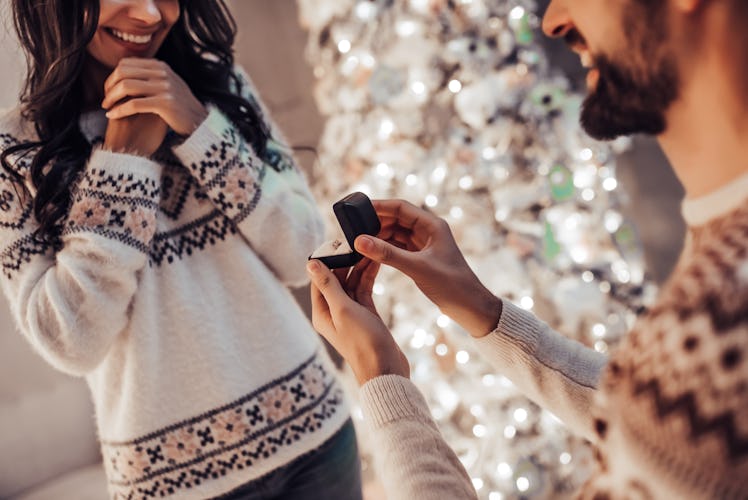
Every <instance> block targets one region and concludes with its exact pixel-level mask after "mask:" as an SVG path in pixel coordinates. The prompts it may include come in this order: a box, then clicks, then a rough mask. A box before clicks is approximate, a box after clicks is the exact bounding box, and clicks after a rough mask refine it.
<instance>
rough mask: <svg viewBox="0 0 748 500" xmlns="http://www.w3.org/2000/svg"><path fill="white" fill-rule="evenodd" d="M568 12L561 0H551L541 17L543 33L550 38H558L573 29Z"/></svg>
mask: <svg viewBox="0 0 748 500" xmlns="http://www.w3.org/2000/svg"><path fill="white" fill-rule="evenodd" d="M573 26H574V25H573V23H572V22H571V17H569V11H568V10H567V9H566V7H565V6H564V2H563V1H562V0H551V3H550V4H548V8H547V9H546V11H545V15H544V16H543V33H545V34H546V36H549V37H551V38H559V37H562V36H564V35H566V33H568V32H569V31H570V30H571V29H572V28H573Z"/></svg>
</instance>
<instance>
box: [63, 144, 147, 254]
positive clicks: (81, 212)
mask: <svg viewBox="0 0 748 500" xmlns="http://www.w3.org/2000/svg"><path fill="white" fill-rule="evenodd" d="M161 170H162V167H161V165H159V164H158V163H156V162H154V161H152V160H150V159H148V158H144V157H142V156H135V155H129V154H124V153H114V152H112V151H107V150H103V149H97V150H95V151H94V152H93V153H92V154H91V158H90V160H89V162H88V166H87V168H86V171H85V174H84V176H83V178H82V179H81V181H80V182H79V183H78V186H77V187H76V189H75V192H74V194H73V202H72V204H71V207H70V212H69V214H68V218H67V220H66V223H65V229H64V231H63V234H64V235H68V234H74V233H82V232H85V233H96V234H99V235H100V236H104V237H106V238H109V239H111V240H117V241H119V242H121V243H124V244H126V245H129V246H131V247H134V248H136V249H137V250H139V251H141V252H144V253H145V252H147V251H148V247H149V244H150V241H151V239H152V238H153V234H154V233H155V231H156V213H157V212H158V204H159V197H160V185H161Z"/></svg>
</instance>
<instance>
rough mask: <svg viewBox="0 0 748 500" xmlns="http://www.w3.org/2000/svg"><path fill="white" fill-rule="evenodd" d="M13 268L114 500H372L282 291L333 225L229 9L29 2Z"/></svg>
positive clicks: (6, 202) (157, 0)
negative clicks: (98, 450) (239, 43)
mask: <svg viewBox="0 0 748 500" xmlns="http://www.w3.org/2000/svg"><path fill="white" fill-rule="evenodd" d="M13 13H14V20H15V26H16V28H17V31H18V34H19V36H20V40H21V43H22V45H23V47H24V49H25V51H26V53H27V56H28V70H29V71H28V76H27V81H26V86H25V90H24V92H23V95H22V102H21V106H20V107H19V108H18V109H17V110H14V111H12V112H10V113H8V114H7V115H6V116H4V117H3V118H2V120H1V123H0V127H1V129H0V130H1V131H2V134H0V149H2V157H1V158H2V166H3V169H2V170H0V199H1V200H2V203H1V204H0V257H1V260H0V262H1V263H2V270H3V280H2V286H3V290H4V292H5V294H6V296H7V297H8V299H9V301H10V303H11V306H12V311H13V313H14V316H15V318H16V320H17V323H18V326H19V328H20V330H21V331H22V332H23V334H24V335H25V336H26V337H27V338H28V340H29V341H30V343H31V344H32V345H33V347H34V348H35V349H36V350H37V351H38V352H39V353H40V354H41V355H42V356H43V357H44V358H45V359H46V360H47V361H48V362H49V363H50V364H52V365H53V366H55V367H56V368H58V369H60V370H62V371H64V372H66V373H69V374H73V375H77V376H84V377H85V378H86V380H87V382H88V384H89V386H90V388H91V393H92V395H93V399H94V402H95V406H96V421H97V425H98V430H99V436H100V439H101V446H102V452H103V456H104V465H105V468H106V472H107V476H108V482H109V489H110V494H111V496H112V497H113V498H151V497H161V496H169V495H174V496H176V497H189V498H207V497H215V496H220V495H225V497H226V498H253V499H254V498H278V497H282V498H305V499H309V498H335V497H339V498H360V495H361V493H360V468H359V462H358V456H357V451H356V444H355V435H354V432H353V429H352V425H351V422H350V420H349V414H348V409H347V407H346V406H345V404H344V401H343V396H342V391H341V389H340V387H339V385H338V382H337V381H336V380H335V377H334V375H333V372H332V370H331V368H330V367H329V365H328V361H327V360H326V358H325V354H324V352H323V351H321V350H320V343H319V341H318V338H317V337H316V335H315V334H314V332H313V330H312V329H311V327H310V326H309V324H308V321H307V319H306V318H305V316H304V315H303V313H302V312H301V311H300V309H299V308H298V306H296V304H295V302H294V300H293V297H292V296H291V294H290V293H289V291H288V290H287V288H286V286H297V285H300V284H302V283H304V282H305V281H306V275H305V272H304V262H305V261H306V256H307V255H308V254H309V253H310V251H311V250H312V249H314V248H315V247H316V246H317V244H318V243H319V237H320V235H321V228H322V225H321V221H320V219H319V217H318V215H317V213H316V211H315V208H314V202H313V200H312V198H311V195H310V193H309V190H308V188H307V186H306V184H305V182H304V178H303V176H302V174H301V173H300V171H299V170H298V168H297V167H296V166H295V164H294V163H293V160H292V159H291V157H290V155H289V154H288V153H287V150H286V148H284V147H283V146H282V145H281V144H280V143H279V142H276V140H275V138H277V137H278V136H277V132H274V131H273V130H272V128H271V127H270V126H269V125H268V122H267V121H266V118H265V116H266V115H264V114H263V111H262V108H261V107H260V106H259V104H258V102H259V100H258V98H257V95H256V92H255V91H254V89H253V87H252V85H251V83H250V82H249V80H248V78H247V77H246V75H245V74H244V73H243V72H242V71H241V70H239V69H236V68H235V67H234V65H233V56H232V52H231V47H232V44H233V41H234V35H235V24H234V21H233V19H232V18H231V16H230V13H229V12H228V10H227V8H226V6H225V5H224V3H223V1H222V0H210V1H207V0H199V1H198V0H34V1H33V2H31V1H28V0H15V1H14V2H13Z"/></svg>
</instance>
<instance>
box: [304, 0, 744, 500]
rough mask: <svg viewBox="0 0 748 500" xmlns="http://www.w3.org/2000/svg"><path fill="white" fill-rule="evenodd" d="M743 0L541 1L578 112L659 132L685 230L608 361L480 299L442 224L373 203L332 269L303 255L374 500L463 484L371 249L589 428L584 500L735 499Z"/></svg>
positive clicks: (597, 121)
mask: <svg viewBox="0 0 748 500" xmlns="http://www.w3.org/2000/svg"><path fill="white" fill-rule="evenodd" d="M746 23H748V2H746V1H745V0H606V1H602V0H553V1H552V2H551V3H550V6H549V7H548V10H547V12H546V14H545V18H544V22H543V29H544V31H545V33H546V34H548V35H549V36H554V37H564V38H565V39H566V41H567V42H568V43H569V44H570V46H571V48H572V49H573V50H574V51H576V52H578V53H579V54H580V56H581V58H582V62H583V64H584V65H585V66H586V67H588V68H589V74H588V78H587V85H588V91H589V95H588V97H587V99H586V102H585V104H584V106H583V111H582V123H583V125H584V127H585V129H586V130H587V131H588V133H590V134H591V135H592V136H594V137H597V138H601V139H609V138H614V137H617V136H619V135H623V134H631V133H636V132H644V133H648V134H653V135H657V137H658V139H659V141H660V143H661V145H662V147H663V149H664V150H665V152H666V153H667V155H668V156H669V158H670V161H671V163H672V165H673V167H674V169H675V171H676V173H677V175H678V177H679V179H680V180H681V182H682V184H683V185H684V187H685V189H686V193H687V196H686V200H685V201H684V204H683V214H684V217H685V219H686V222H687V223H688V224H689V237H688V243H687V245H686V248H685V250H684V252H683V255H682V257H681V261H680V262H679V265H678V266H677V268H676V270H675V271H674V273H673V275H672V276H671V278H670V281H669V282H668V284H667V285H666V286H665V287H664V288H663V289H662V291H661V294H660V297H659V298H658V300H657V303H656V305H655V306H654V307H653V308H652V310H651V311H649V312H648V313H647V314H646V315H644V316H643V317H642V318H640V319H639V321H638V322H637V324H636V325H635V327H634V329H633V331H632V332H631V333H630V334H629V335H628V336H627V337H626V338H625V339H624V340H623V341H622V343H621V345H620V347H619V348H618V349H617V350H616V352H615V353H614V354H613V355H612V356H611V358H610V359H606V358H605V357H604V356H602V355H601V354H598V353H596V352H595V351H592V350H590V349H587V348H585V347H584V346H582V345H580V344H578V343H575V342H573V341H570V340H568V339H566V338H564V337H562V336H561V335H559V334H558V333H556V332H554V331H552V330H551V329H550V328H549V327H548V326H547V325H545V324H544V323H542V322H540V321H539V320H537V319H536V318H535V317H534V316H533V315H532V314H530V313H528V312H526V311H524V310H522V309H519V308H517V307H516V306H514V305H512V304H511V303H509V302H507V301H502V300H500V299H498V298H496V297H494V296H493V295H492V294H491V293H490V292H489V291H488V290H487V289H486V288H485V287H484V286H483V285H482V284H481V283H480V281H479V280H478V277H476V276H475V275H474V274H473V272H472V271H471V270H470V268H469V267H468V265H467V264H466V262H465V260H464V258H463V257H462V255H461V253H460V251H459V249H458V248H457V246H456V244H455V243H454V239H453V238H452V235H451V232H450V230H449V227H448V226H447V224H446V223H445V222H444V221H443V220H440V219H438V218H436V217H434V216H433V215H431V214H430V213H428V212H426V211H424V210H421V209H419V208H416V207H414V206H413V205H410V204H408V203H406V202H402V201H379V202H375V208H376V209H377V212H378V213H379V215H380V218H381V219H382V223H383V224H382V225H383V229H382V232H381V233H380V234H379V238H372V237H367V236H362V237H359V238H358V239H357V241H356V248H357V250H359V251H360V252H361V253H362V254H364V255H365V256H367V257H368V259H370V260H367V259H365V260H364V261H362V262H361V263H360V264H359V265H357V266H356V267H355V268H354V269H353V271H351V273H350V275H349V276H347V277H344V276H338V279H336V276H335V275H334V274H333V273H331V272H330V271H329V270H327V269H326V268H324V266H321V265H320V264H319V263H318V262H310V264H309V266H308V270H309V272H310V275H311V277H312V282H313V287H312V299H313V308H314V309H313V315H314V317H313V319H314V324H315V327H316V328H317V329H318V330H319V331H320V333H322V334H323V335H324V336H325V337H326V338H327V339H328V340H330V342H332V344H333V345H335V347H337V348H338V350H339V351H340V352H341V353H342V354H343V356H344V357H345V358H346V359H347V360H348V362H349V363H350V364H351V367H352V368H353V371H354V373H355V374H356V377H357V378H358V380H359V382H360V383H361V384H362V388H361V397H362V404H363V408H364V411H365V414H366V418H367V419H368V420H369V422H370V424H371V426H372V429H373V432H376V433H377V438H378V439H377V441H378V442H379V443H381V446H380V447H378V448H377V450H376V451H375V452H376V455H377V456H376V458H377V462H378V464H379V470H380V473H381V476H382V478H383V481H384V483H385V487H386V488H387V489H388V493H389V494H390V498H396V499H397V498H402V499H406V498H407V499H420V498H434V499H436V498H439V499H442V498H443V499H458V498H459V499H461V498H474V497H475V496H476V494H475V492H474V490H473V488H472V485H471V483H470V479H469V478H468V476H467V474H466V473H465V471H464V469H463V468H462V466H461V464H460V463H459V461H458V460H457V458H456V457H455V455H454V453H453V452H452V451H451V450H450V449H449V448H448V446H447V445H446V444H445V443H444V441H443V439H442V438H441V436H440V434H439V432H438V430H437V429H436V426H435V425H434V423H433V421H432V420H431V418H430V415H429V411H428V408H427V407H426V404H425V402H424V400H423V397H422V396H421V395H420V393H419V392H418V390H417V389H416V388H415V387H414V386H413V385H412V383H410V381H409V380H408V379H407V378H408V375H409V368H408V363H407V360H406V359H405V358H404V356H403V354H402V352H401V351H400V350H399V349H398V347H397V345H396V344H395V342H394V340H393V339H392V337H391V336H390V334H389V332H388V331H387V328H386V327H385V325H384V324H383V323H382V321H381V320H380V319H379V317H378V316H377V314H376V311H375V309H374V306H373V302H372V300H371V287H372V285H373V282H374V278H375V277H376V272H377V268H378V265H379V264H380V263H383V264H387V265H391V266H393V267H395V268H397V269H399V270H400V271H402V272H403V273H405V274H407V275H408V276H410V277H411V278H412V279H413V280H414V281H415V283H416V284H417V285H418V287H419V288H420V289H421V291H423V292H424V293H425V294H426V295H427V296H428V297H429V298H430V299H431V300H432V301H433V302H434V303H435V304H436V305H438V306H439V307H440V309H441V310H442V311H443V312H444V313H445V314H448V315H449V316H451V317H452V318H453V319H454V320H455V321H457V322H458V323H460V324H461V325H462V326H463V327H464V328H465V329H466V330H467V331H469V332H470V334H471V335H472V336H473V337H475V342H476V343H477V344H478V345H479V348H480V350H481V352H484V353H486V355H487V356H488V357H489V358H490V359H491V360H492V361H493V362H494V364H495V365H496V367H497V368H498V369H499V370H500V371H501V372H502V373H504V374H505V375H506V376H508V377H509V378H510V379H512V380H513V381H514V382H515V384H516V385H517V386H518V387H519V388H520V389H521V390H523V391H525V392H526V394H527V395H528V396H529V397H530V398H532V399H534V400H535V401H536V402H538V403H539V404H541V405H542V406H544V407H546V408H548V409H550V410H551V411H553V412H554V413H555V414H556V415H558V416H559V417H560V418H562V419H563V420H564V421H565V422H566V423H567V425H568V426H569V427H570V428H571V429H572V430H573V431H576V432H578V433H580V434H581V435H582V436H585V437H587V438H589V439H590V440H591V441H592V442H593V444H594V445H595V447H596V449H597V451H598V453H597V456H598V470H597V472H596V473H595V474H594V475H593V477H592V478H591V479H590V480H589V482H588V483H587V484H586V485H585V486H584V487H583V489H582V492H581V497H582V498H594V499H604V498H665V499H674V498H678V499H684V498H720V499H721V498H745V497H746V496H748V92H746V91H747V90H748V65H746V64H745V57H746V53H748V34H746V30H745V29H744V27H745V26H746V25H747V24H746Z"/></svg>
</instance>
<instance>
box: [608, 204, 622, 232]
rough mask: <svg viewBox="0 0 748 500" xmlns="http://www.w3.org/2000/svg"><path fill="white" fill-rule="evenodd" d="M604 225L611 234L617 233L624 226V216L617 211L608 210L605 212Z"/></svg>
mask: <svg viewBox="0 0 748 500" xmlns="http://www.w3.org/2000/svg"><path fill="white" fill-rule="evenodd" d="M604 224H605V229H607V231H608V232H609V233H615V232H616V231H618V229H620V227H621V225H622V224H623V215H621V214H620V213H618V212H616V211H615V210H608V211H607V212H605V217H604Z"/></svg>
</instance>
